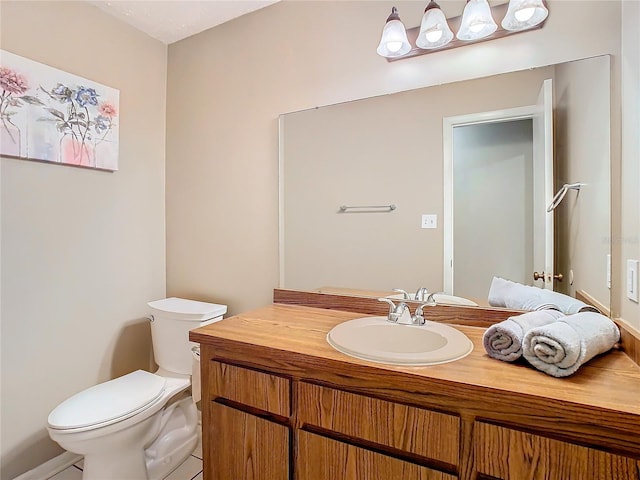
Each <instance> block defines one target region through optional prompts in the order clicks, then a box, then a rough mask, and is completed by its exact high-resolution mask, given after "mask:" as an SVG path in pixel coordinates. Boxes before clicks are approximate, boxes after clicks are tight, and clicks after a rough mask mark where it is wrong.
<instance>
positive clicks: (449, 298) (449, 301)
mask: <svg viewBox="0 0 640 480" xmlns="http://www.w3.org/2000/svg"><path fill="white" fill-rule="evenodd" d="M409 297H411V298H409V300H412V301H414V300H415V298H416V295H415V293H410V294H409ZM387 298H391V299H394V300H396V299H397V300H404V299H405V298H404V295H403V294H402V293H398V294H396V295H389V296H388V297H387ZM433 300H434V301H435V302H436V304H438V305H464V306H467V307H477V306H478V304H477V303H476V302H474V301H473V300H469V299H468V298H463V297H457V296H455V295H447V294H446V293H434V294H433Z"/></svg>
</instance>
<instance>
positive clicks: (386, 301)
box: [378, 297, 406, 322]
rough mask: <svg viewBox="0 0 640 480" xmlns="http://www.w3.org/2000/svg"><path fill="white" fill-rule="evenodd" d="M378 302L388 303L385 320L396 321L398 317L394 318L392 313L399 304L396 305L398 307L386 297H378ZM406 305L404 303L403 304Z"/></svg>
mask: <svg viewBox="0 0 640 480" xmlns="http://www.w3.org/2000/svg"><path fill="white" fill-rule="evenodd" d="M378 301H379V302H385V303H388V304H389V313H388V314H387V320H388V321H390V322H397V321H398V317H397V316H396V317H395V319H394V315H395V311H396V309H397V308H398V307H399V306H400V305H398V307H396V304H395V303H393V302H392V301H391V300H389V299H388V298H384V297H382V298H379V299H378ZM405 305H406V304H405Z"/></svg>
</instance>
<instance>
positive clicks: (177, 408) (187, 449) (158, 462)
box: [144, 396, 200, 480]
mask: <svg viewBox="0 0 640 480" xmlns="http://www.w3.org/2000/svg"><path fill="white" fill-rule="evenodd" d="M199 437H200V435H199V425H198V410H197V408H196V406H195V404H194V403H193V400H192V398H191V396H187V397H185V398H183V399H181V400H179V401H177V402H174V403H172V404H171V405H169V406H167V408H166V409H165V411H164V412H163V415H162V419H161V426H160V432H159V434H158V436H157V437H156V438H155V440H154V441H153V442H152V443H151V445H149V446H147V448H146V449H145V451H144V458H145V462H146V471H147V478H148V479H149V480H161V479H163V478H164V477H166V476H167V475H169V473H171V472H172V471H173V470H175V469H176V468H178V467H179V466H180V465H181V464H182V462H184V461H185V460H186V459H187V458H189V456H190V455H191V453H192V452H193V451H194V450H195V448H196V446H197V444H198V440H199Z"/></svg>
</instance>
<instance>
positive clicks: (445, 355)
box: [327, 317, 473, 366]
mask: <svg viewBox="0 0 640 480" xmlns="http://www.w3.org/2000/svg"><path fill="white" fill-rule="evenodd" d="M327 342H328V343H329V345H331V346H332V347H333V348H335V349H336V350H338V351H339V352H342V353H344V354H346V355H350V356H352V357H356V358H360V359H362V360H369V361H372V362H378V363H386V364H390V365H407V366H422V365H436V364H439V363H447V362H452V361H454V360H458V359H460V358H463V357H465V356H467V355H469V354H470V353H471V351H472V350H473V343H471V340H469V339H468V338H467V337H466V336H465V335H464V334H463V333H462V332H460V331H459V330H456V329H455V328H452V327H450V326H448V325H444V324H441V323H434V322H427V324H426V325H421V326H418V325H402V324H397V323H391V322H389V321H388V320H387V317H364V318H357V319H355V320H349V321H348V322H344V323H341V324H340V325H336V326H335V327H334V328H332V329H331V331H330V332H329V333H328V334H327Z"/></svg>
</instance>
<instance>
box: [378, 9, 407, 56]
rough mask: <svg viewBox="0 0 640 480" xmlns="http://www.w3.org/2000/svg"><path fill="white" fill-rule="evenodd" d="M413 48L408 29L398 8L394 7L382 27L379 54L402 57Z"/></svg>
mask: <svg viewBox="0 0 640 480" xmlns="http://www.w3.org/2000/svg"><path fill="white" fill-rule="evenodd" d="M410 50H411V45H410V44H409V40H408V39H407V31H406V30H405V28H404V24H403V23H402V21H401V20H400V16H399V15H398V9H397V8H396V7H393V8H392V9H391V15H389V17H388V18H387V23H385V24H384V28H383V29H382V38H380V45H378V49H377V50H376V51H377V52H378V55H382V56H383V57H387V58H395V57H401V56H402V55H405V54H406V53H409V51H410Z"/></svg>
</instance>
